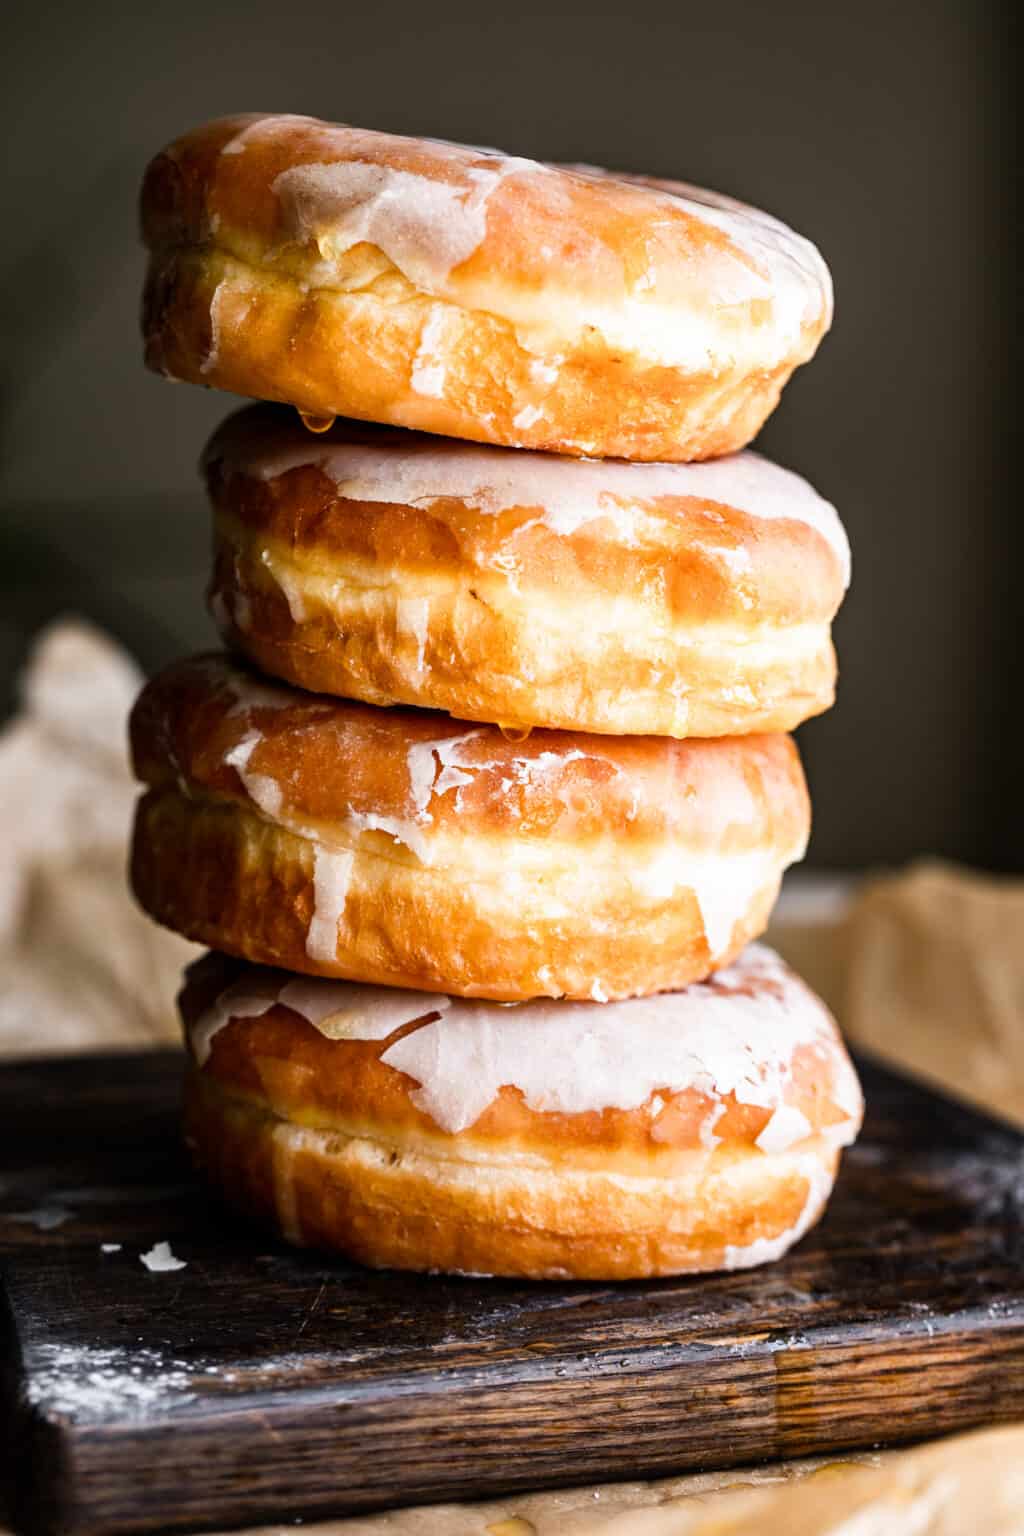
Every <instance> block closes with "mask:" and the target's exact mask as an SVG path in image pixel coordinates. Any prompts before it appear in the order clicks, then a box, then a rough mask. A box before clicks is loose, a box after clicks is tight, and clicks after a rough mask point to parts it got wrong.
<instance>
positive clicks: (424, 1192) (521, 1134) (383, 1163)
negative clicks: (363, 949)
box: [181, 945, 862, 1280]
mask: <svg viewBox="0 0 1024 1536" xmlns="http://www.w3.org/2000/svg"><path fill="white" fill-rule="evenodd" d="M181 1008H182V1016H183V1018H184V1021H185V1025H186V1037H187V1040H188V1044H189V1052H190V1058H191V1069H190V1079H189V1088H188V1093H187V1113H186V1125H187V1135H188V1138H189V1140H190V1141H191V1143H192V1146H193V1148H194V1152H195V1155H196V1158H197V1161H198V1162H199V1164H200V1165H201V1166H202V1167H203V1168H204V1169H205V1170H206V1171H207V1173H208V1175H209V1177H210V1178H211V1180H212V1182H213V1183H214V1184H215V1185H216V1186H218V1187H219V1188H220V1189H221V1190H222V1191H223V1193H224V1194H225V1195H226V1196H227V1198H228V1199H229V1201H231V1202H232V1203H234V1204H236V1205H239V1206H241V1207H242V1208H243V1209H245V1210H247V1211H249V1212H251V1213H252V1214H255V1215H256V1216H258V1217H260V1218H261V1219H263V1220H264V1221H267V1222H269V1223H270V1224H272V1225H274V1226H276V1227H277V1228H278V1230H279V1231H280V1232H282V1233H283V1235H284V1236H285V1237H286V1238H288V1239H289V1240H290V1241H291V1242H294V1243H299V1244H307V1245H311V1246H315V1247H322V1248H336V1249H341V1250H342V1251H343V1252H344V1253H347V1254H349V1255H350V1256H352V1257H354V1258H357V1259H360V1260H361V1261H362V1262H363V1263H366V1264H371V1265H377V1266H382V1265H387V1266H394V1267H397V1268H401V1269H438V1270H455V1271H462V1272H475V1273H485V1274H502V1275H521V1276H526V1277H529V1278H532V1279H551V1278H561V1279H589V1280H613V1279H614V1280H621V1279H630V1278H637V1277H641V1276H648V1275H666V1274H680V1273H684V1272H686V1271H689V1270H707V1269H738V1268H744V1267H746V1266H749V1265H752V1264H760V1263H763V1262H765V1261H766V1260H769V1259H774V1258H777V1257H778V1256H779V1255H780V1254H782V1253H784V1252H785V1251H786V1249H787V1248H789V1247H790V1245H791V1244H792V1243H794V1242H796V1241H797V1239H798V1238H799V1237H801V1236H802V1235H803V1233H804V1232H806V1231H807V1229H808V1227H809V1226H810V1225H811V1224H812V1223H813V1222H814V1221H816V1220H817V1218H818V1217H819V1215H820V1214H821V1212H822V1209H823V1207H824V1204H825V1201H826V1199H827V1197H828V1194H829V1191H830V1189H831V1187H832V1182H833V1179H834V1177H835V1172H836V1168H837V1164H838V1161H839V1150H840V1148H841V1147H844V1146H847V1145H848V1144H849V1143H850V1142H851V1141H852V1140H853V1139H854V1137H855V1136H856V1134H857V1130H858V1128H859V1125H860V1119H861V1113H862V1102H861V1095H860V1088H859V1085H858V1083H857V1078H856V1075H855V1073H854V1070H853V1067H852V1066H851V1064H850V1061H849V1059H848V1057H847V1055H846V1052H845V1050H844V1049H843V1045H842V1042H841V1040H840V1038H839V1033H838V1031H837V1029H836V1027H835V1024H834V1023H833V1021H832V1019H831V1018H830V1016H829V1014H828V1013H827V1011H826V1010H825V1007H824V1005H823V1004H822V1003H820V1002H819V1001H818V999H817V998H816V997H814V995H813V994H812V993H811V992H809V991H808V990H807V988H806V987H804V985H803V984H802V983H801V982H800V981H799V980H798V979H797V978H796V977H795V976H794V975H793V973H792V972H791V971H789V970H787V969H786V967H785V966H784V965H783V964H782V962H781V961H780V960H779V959H778V957H777V956H776V955H774V954H773V953H772V952H771V951H770V950H766V949H763V948H761V947H760V946H758V945H753V946H751V947H750V948H749V949H747V950H746V951H745V953H744V954H743V955H742V956H741V958H740V959H739V960H738V961H737V962H736V963H735V964H734V965H733V966H732V967H730V968H729V969H727V970H725V971H720V972H718V974H717V975H715V976H714V977H712V978H711V980H710V981H707V982H702V983H698V984H696V985H694V986H692V987H690V988H688V989H687V990H686V991H684V992H672V993H667V994H663V995H661V996H658V997H653V998H640V999H633V1000H632V1001H630V1002H622V1003H610V1004H605V1005H600V1004H597V1003H565V1002H560V1003H551V1002H533V1003H524V1004H522V1005H520V1006H513V1007H508V1006H502V1005H500V1004H499V1005H495V1004H493V1003H480V1002H467V1001H465V1000H460V999H453V998H450V997H444V996H440V997H427V996H424V995H423V994H422V993H416V992H404V991H395V990H388V989H385V988H377V987H365V986H356V985H353V984H351V983H349V982H329V981H322V980H316V981H309V980H307V979H304V978H297V977H294V976H288V975H287V974H285V973H283V972H279V971H277V972H275V971H265V970H261V969H258V968H254V967H251V966H245V967H242V968H239V967H238V965H237V964H236V963H233V962H226V961H225V960H224V959H223V958H222V957H221V956H212V955H211V956H207V957H206V959H205V960H201V961H199V962H198V963H197V965H196V966H195V967H193V969H192V971H191V973H190V975H189V979H188V981H187V984H186V986H185V989H184V991H183V993H182V997H181Z"/></svg>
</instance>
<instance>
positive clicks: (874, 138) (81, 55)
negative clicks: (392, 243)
mask: <svg viewBox="0 0 1024 1536" xmlns="http://www.w3.org/2000/svg"><path fill="white" fill-rule="evenodd" d="M1001 16H1002V11H1001V9H1000V8H998V7H996V6H994V5H986V4H984V3H982V0H974V3H970V0H964V3H961V4H951V3H942V0H913V3H909V4H903V5H900V4H898V3H896V4H893V3H892V0H890V3H886V4H883V3H875V0H868V3H866V4H856V5H855V4H827V3H826V4H822V3H820V0H818V3H814V4H812V3H807V4H778V3H775V4H766V3H765V0H731V3H729V4H724V3H723V4H719V5H710V4H709V3H708V0H702V3H701V4H700V5H696V4H689V3H686V0H682V3H676V4H671V5H668V4H666V5H657V4H644V3H642V0H641V3H639V4H636V5H633V6H623V5H621V4H619V3H616V4H614V5H612V4H610V3H609V0H604V3H603V4H602V3H600V0H598V3H597V4H592V5H589V6H586V7H583V6H573V5H571V4H569V3H567V0H561V3H559V0H547V3H546V4H541V3H539V0H523V3H519V4H517V5H514V6H508V5H505V6H500V7H493V8H489V7H486V6H482V5H479V4H478V5H476V6H473V7H470V6H458V5H454V4H447V5H446V4H440V5H436V4H435V5H429V4H422V3H413V0H394V3H392V4H390V5H388V6H383V5H381V6H365V5H363V6H359V7H347V6H345V5H344V4H343V3H339V0H332V3H331V4H325V3H322V0H316V3H311V4H306V5H302V4H298V5H293V6H282V5H281V4H280V0H277V3H273V4H272V3H270V0H246V3H244V4H226V5H210V4H204V3H200V0H178V3H176V4H175V5H173V6H145V5H136V4H127V3H124V4H119V5H114V4H106V5H104V4H98V5H97V4H83V5H80V6H66V5H61V6H59V7H58V6H56V5H50V6H47V5H45V4H44V5H39V6H35V7H30V6H27V5H26V6H23V7H22V8H21V10H20V15H19V16H18V17H16V18H15V20H14V22H13V24H12V22H11V21H10V20H8V21H7V23H6V25H5V42H4V52H5V60H4V63H3V64H2V65H0V69H2V71H3V73H4V75H5V76H6V78H5V79H4V81H3V85H4V105H5V119H6V123H5V127H6V132H5V135H4V143H5V152H4V156H3V160H4V165H3V176H4V188H3V203H2V206H3V209H4V212H5V219H4V238H3V241H2V242H0V262H2V264H3V277H4V281H3V284H2V290H0V306H2V308H0V329H2V335H3V347H2V349H0V502H2V516H3V532H2V535H0V582H2V584H3V592H2V594H0V596H2V602H0V668H2V670H3V673H4V674H5V675H6V678H7V679H8V684H9V678H10V676H11V674H12V672H13V667H14V664H15V661H16V660H17V658H18V657H19V656H20V654H21V653H22V651H23V649H24V644H25V640H26V637H27V635H28V634H29V633H30V632H31V630H32V628H34V627H35V626H36V625H37V624H38V623H39V622H41V621H42V620H43V619H45V618H46V617H48V616H50V615H51V614H53V613H54V612H56V611H63V610H66V609H71V608H73V609H75V610H77V611H79V612H85V613H88V614H92V615H93V616H95V617H96V618H98V619H99V620H100V621H102V622H103V623H105V624H107V625H108V626H110V627H112V628H113V629H114V630H115V631H116V632H117V633H118V634H120V635H121V636H122V638H124V639H125V640H126V641H127V642H128V643H129V644H130V645H131V646H132V648H133V649H134V650H135V651H136V653H137V654H138V655H139V656H140V658H141V659H142V660H143V661H144V663H145V664H146V665H149V666H151V665H155V664H156V663H158V662H160V661H162V660H164V659H166V658H167V657H169V656H170V655H172V654H174V653H175V652H176V651H178V650H180V649H182V648H183V647H185V646H190V645H195V644H198V643H202V642H204V641H205V640H206V639H207V638H208V637H209V633H210V632H209V630H208V628H207V625H206V621H205V618H204V615H203V612H202V608H201V602H200V588H201V584H202V580H203V567H204V562H205V541H206V528H205V514H204V510H203V506H202V503H201V500H200V497H199V495H198V492H197V489H196V483H195V477H194V471H193V465H194V462H195V459H196V456H197V453H198V450H199V447H200V445H201V443H202V440H203V438H204V436H205V434H206V433H207V432H208V430H209V429H210V427H211V426H212V425H213V423H215V422H216V421H217V420H218V418H219V417H220V416H221V415H222V414H223V413H224V411H225V410H226V408H227V407H228V405H229V404H230V402H229V401H228V400H227V398H226V397H215V396H212V395H207V394H204V393H202V392H200V391H198V390H194V389H189V388H186V387H173V388H172V387H170V386H168V385H166V384H164V383H162V382H160V381H158V380H155V379H151V378H149V377H148V376H146V375H145V374H144V373H143V372H142V369H141V365H140V361H139V347H138V342H137V339H136V334H135V314H136V306H137V294H138V288H139V282H140V271H141V258H140V254H139V250H138V248H137V245H136V238H135V225H134V202H135V192H136V186H137V183H138V179H139V176H140V173H141V169H142V166H143V165H144V163H145V161H146V159H147V158H148V156H149V155H150V154H151V153H152V152H153V151H154V150H156V149H157V148H158V147H159V146H160V145H161V144H162V143H163V142H165V141H166V140H167V139H168V138H170V137H172V136H173V135H174V134H175V133H177V132H178V131H180V130H181V129H183V128H185V127H187V126H189V125H191V124H192V123H194V122H196V121H199V120H201V119H203V118H206V117H209V116H215V115H219V114H221V113H225V112H231V111H238V110H251V109H261V110H262V109H266V110H285V111H299V112H309V113H314V114H320V115H324V116H328V117H335V118H342V119H345V120H348V121H351V122H357V123H363V124H367V125H372V126H377V127H381V128H388V129H393V130H399V131H403V132H412V133H426V134H433V135H438V136H446V137H450V138H462V139H466V140H469V141H471V142H474V143H485V144H497V145H500V146H501V147H502V148H505V149H509V150H513V151H516V152H519V153H522V154H526V155H536V156H541V157H547V158H554V159H565V160H573V159H586V160H591V161H596V162H598V163H604V164H606V165H609V166H613V167H620V168H624V169H632V170H646V171H650V172H656V173H661V174H664V175H669V176H681V177H683V178H686V179H690V180H694V181H698V182H704V183H706V184H708V185H711V186H714V187H718V188H720V189H722V190H725V191H729V192H732V193H734V194H736V195H738V196H740V197H743V198H746V199H749V200H750V201H753V202H755V203H758V204H760V205H761V206H763V207H766V208H768V209H770V210H771V211H773V212H775V213H777V214H779V215H781V216H782V217H783V218H785V219H787V220H788V221H789V222H791V223H792V224H794V225H795V226H796V227H797V228H798V229H800V230H801V231H803V232H804V233H806V234H808V235H809V236H811V237H812V238H813V239H814V240H815V241H816V242H817V243H818V244H819V245H820V246H821V248H822V250H823V251H824V253H825V255H826V257H827V259H828V261H829V262H830V264H831V266H832V269H833V273H834V275H835V281H836V292H837V306H838V307H837V318H836V324H835V327H834V330H833V332H832V335H831V336H830V337H829V338H828V339H827V340H826V342H825V343H824V345H823V347H822V349H821V351H820V353H819V355H818V358H817V359H816V361H815V362H814V363H813V364H812V365H811V367H810V368H808V369H804V370H802V372H801V373H800V374H799V375H798V376H797V379H796V380H795V382H794V383H793V384H792V385H791V386H790V388H789V391H788V392H787V394H786V396H785V398H784V402H783V405H782V407H781V409H780V410H779V412H778V413H777V415H776V416H775V417H774V418H773V420H772V421H771V422H770V423H769V425H768V427H767V428H766V430H765V432H764V434H763V435H762V438H761V441H760V446H761V447H762V448H763V449H764V450H765V451H766V452H768V453H769V454H771V455H773V456H774V457H776V458H778V459H779V460H781V461H782V462H783V463H785V464H788V465H790V466H791V467H793V468H794V469H797V470H799V471H801V472H802V473H804V474H806V475H807V476H808V477H809V478H810V479H811V480H812V481H813V482H814V483H815V484H816V485H817V486H818V487H819V489H820V490H821V491H822V492H823V493H824V494H826V495H827V496H828V497H830V499H832V500H833V501H834V502H835V503H836V505H837V506H838V507H839V509H840V512H841V514H842V515H843V517H844V519H845V521H846V524H847V527H848V529H849V531H850V535H851V538H852V541H853V547H854V585H853V589H852V591H851V594H850V597H849V600H848V603H847V606H846V608H845V609H844V611H843V614H842V616H841V619H840V622H839V624H838V626H837V642H838V646H839V650H840V660H841V667H842V685H841V691H840V697H839V707H838V708H837V709H836V710H835V711H834V712H833V713H832V714H830V715H828V716H826V717H825V718H824V719H822V720H821V721H818V722H815V723H813V724H812V725H811V726H809V727H807V728H806V729H805V730H804V731H803V732H802V733H801V739H802V744H803V747H804V750H805V755H806V759H807V763H808V770H809V774H810V777H811V781H812V788H813V790H814V794H815V806H816V828H817V830H816V835H815V841H814V845H813V850H812V858H813V859H814V860H815V861H816V862H818V863H820V864H823V865H834V866H857V865H862V864H866V863H873V862H878V861H893V860H897V859H902V858H904V857H906V856H908V855H911V854H914V853H918V852H939V853H944V854H949V855H953V856H959V857H963V858H968V859H971V860H973V861H974V862H977V863H981V864H989V865H994V866H1001V867H1011V866H1014V865H1017V864H1019V863H1020V861H1021V857H1022V849H1021V846H1020V844H1019V841H1018V840H1017V838H1016V836H1015V833H1014V829H1013V827H1012V826H1011V823H1010V820H1009V817H1008V816H1007V814H1006V812H1005V809H1004V805H1005V799H1004V796H1005V794H1006V792H1008V791H1009V790H1010V787H1011V784H1010V778H1011V768H1010V767H1008V766H1007V765H1008V764H1011V763H1012V759H1011V758H1010V756H1009V753H1008V750H1007V741H1006V735H1007V730H1006V727H1005V725H1004V723H1003V722H1004V720H1005V719H1006V718H1007V710H1006V700H1007V697H1008V695H1009V691H1010V688H1011V685H1012V681H1019V679H1015V680H1011V673H1010V656H1011V654H1012V653H1013V651H1014V637H1015V633H1016V611H1015V605H1014V602H1013V593H1012V583H1011V581H1010V579H1009V573H1010V570H1011V559H1012V556H1011V550H1010V540H1011V534H1012V535H1014V536H1015V535H1016V521H1015V518H1014V516H1013V509H1012V508H1011V505H1010V502H1009V488H1008V454H1007V452H1006V437H1007V433H1008V429H1009V422H1010V411H1011V409H1012V405H1013V402H1012V398H1011V395H1010V371H1009V363H1008V358H1007V352H1006V334H1007V332H1008V329H1009V325H1008V319H1007V314H1008V307H1009V298H1010V291H1011V290H1010V274H1009V257H1008V237H1007V222H1008V221H1007V215H1006V212H1005V209H1004V197H1005V195H1006V194H1005V183H1006V181H1007V180H1008V176H1009V163H1010V154H1009V143H1008V134H1009V125H1008V122H1007V104H1008V99H1009V82H1008V80H1007V78H1006V67H1007V66H1006V58H1007V53H1008V39H1007V38H1006V36H1005V35H1004V31H1003V26H1002V21H1001ZM1013 777H1014V780H1016V775H1015V774H1014V775H1013Z"/></svg>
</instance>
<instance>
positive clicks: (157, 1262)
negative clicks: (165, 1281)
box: [139, 1243, 186, 1275]
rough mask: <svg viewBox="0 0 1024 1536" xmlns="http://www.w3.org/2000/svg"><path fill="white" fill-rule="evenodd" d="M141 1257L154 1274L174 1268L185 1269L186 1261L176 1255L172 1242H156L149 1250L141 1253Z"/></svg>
mask: <svg viewBox="0 0 1024 1536" xmlns="http://www.w3.org/2000/svg"><path fill="white" fill-rule="evenodd" d="M139 1258H140V1260H141V1261H142V1263H143V1264H145V1266H146V1268H147V1269H148V1270H149V1271H150V1272H151V1273H152V1274H154V1275H158V1274H164V1273H166V1272H167V1271H168V1270H172V1269H184V1268H185V1263H186V1261H185V1260H184V1259H176V1258H175V1257H174V1254H173V1253H172V1252H171V1245H170V1243H154V1244H153V1246H152V1248H151V1249H150V1250H149V1252H148V1253H142V1254H140V1255H139Z"/></svg>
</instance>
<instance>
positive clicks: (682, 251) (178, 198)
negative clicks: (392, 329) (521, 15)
mask: <svg viewBox="0 0 1024 1536" xmlns="http://www.w3.org/2000/svg"><path fill="white" fill-rule="evenodd" d="M142 224H143V233H144V238H145V240H146V243H147V244H148V245H149V246H150V247H151V248H153V249H167V248H174V247H180V246H202V245H204V244H209V243H215V244H216V245H217V246H219V247H220V248H221V249H224V250H226V251H229V252H231V253H232V254H233V255H235V256H237V257H238V258H240V259H242V260H245V261H254V260H255V261H258V262H260V263H267V262H272V263H273V264H275V265H277V266H280V267H281V268H282V270H288V269H290V268H291V267H294V268H295V271H296V273H297V274H298V275H300V276H301V278H302V280H303V281H304V282H307V283H309V284H311V285H316V286H319V287H325V288H329V287H330V286H331V285H332V282H335V283H341V282H348V281H349V277H350V274H349V267H348V264H347V263H346V262H345V261H344V258H346V257H347V256H348V253H350V252H352V251H353V250H355V249H356V248H357V247H366V248H370V249H372V250H374V251H376V252H378V253H380V257H381V258H382V259H383V260H384V262H385V263H387V264H389V265H390V267H391V269H392V270H397V271H398V272H400V273H401V274H402V276H403V277H404V278H406V279H407V280H408V281H409V282H410V283H412V284H413V285H414V286H415V287H416V289H418V290H419V291H420V292H421V293H423V294H426V295H430V296H434V297H436V298H439V299H446V300H449V301H451V302H455V303H458V304H460V305H464V306H467V307H472V308H474V309H477V310H482V311H486V312H489V313H491V314H493V315H497V316H501V317H503V318H505V319H506V320H508V321H510V322H512V323H513V324H515V325H517V326H520V325H521V326H523V327H525V328H526V329H528V330H532V331H534V332H535V333H537V334H538V335H543V336H544V337H545V338H547V339H550V338H551V337H553V336H557V335H558V334H560V333H561V334H564V335H565V337H566V338H569V339H575V338H578V336H579V334H580V332H581V330H582V329H585V328H588V327H589V328H593V330H594V331H596V332H598V333H599V334H600V335H601V336H602V337H603V339H604V341H605V342H607V343H610V344H612V345H621V346H622V347H623V348H624V349H625V350H626V351H628V352H630V353H634V354H637V355H639V356H643V357H644V358H646V359H647V361H648V363H649V364H651V365H664V366H669V367H676V368H684V369H688V370H703V369H705V368H708V367H714V366H716V365H721V366H722V367H729V366H731V365H732V364H734V363H735V362H736V360H737V358H738V356H739V355H740V354H744V355H745V356H746V355H747V354H749V360H750V361H754V360H755V359H756V362H757V364H758V365H759V366H761V367H764V368H773V367H776V366H778V365H779V364H780V363H781V362H782V361H783V360H785V359H786V358H793V357H794V355H795V356H796V359H797V360H799V358H800V357H802V356H805V355H809V352H810V351H812V350H813V347H814V345H815V344H816V342H817V340H818V339H820V336H821V335H822V334H823V333H824V331H825V330H826V329H827V328H828V325H829V323H830V321H831V316H832V288H831V281H830V278H829V273H828V269H827V267H826V266H825V263H824V261H823V260H822V258H821V256H820V255H819V253H818V251H817V250H816V249H815V247H814V246H813V245H812V244H811V243H810V242H809V241H807V240H805V239H803V238H802V237H801V236H799V235H797V234H795V233H794V232H793V231H792V230H791V229H789V228H787V226H786V225H784V224H782V223H780V222H779V221H778V220H776V219H774V218H771V217H769V216H768V215H767V214H764V213H761V212H758V211H757V210H756V209H753V208H749V207H746V206H745V205H743V204H741V203H738V202H735V201H733V200H732V199H730V198H727V197H723V196H720V195H719V194H717V193H713V192H707V191H703V190H701V189H700V188H697V187H693V186H689V185H687V184H685V183H683V182H675V181H667V180H657V179H654V178H644V177H634V176H628V175H615V174H612V173H609V172H606V171H602V170H598V169H595V168H593V167H589V166H573V167H567V166H555V165H548V164H543V163H541V162H538V161H535V160H525V159H520V158H516V157H511V156H507V155H503V154H499V153H497V152H496V151H493V150H488V149H476V148H471V147H469V146H465V145H458V144H450V143H445V142H442V141H439V140H434V139H415V138H406V137H401V136H397V135H392V134H387V133H379V132H375V131H371V130H367V129H361V128H354V127H350V126H347V125H343V124H332V123H325V122H320V121H318V120H317V119H315V118H308V117H297V116H288V115H285V116H261V115H253V116H239V117H232V118H224V119H221V120H219V121H216V122H212V123H209V124H206V125H205V126H203V127H200V128H198V129H196V130H195V131H193V132H191V133H188V134H186V135H184V136H183V137H182V138H180V139H178V140H176V141H175V142H174V143H173V144H171V145H169V146H168V148H167V149H165V150H164V151H163V152H162V154H160V155H159V156H157V158H156V159H155V160H154V161H153V162H152V164H151V165H150V167H149V170H148V172H147V175H146V180H145V183H144V187H143V193H142ZM300 253H301V254H300ZM428 350H429V349H428ZM539 350H542V351H543V350H545V349H544V348H540V349H539ZM423 367H424V368H425V369H429V367H430V359H429V356H428V355H427V352H425V353H424V358H423ZM422 382H423V385H424V388H425V392H427V393H429V392H430V390H429V384H430V381H429V380H426V379H425V380H423V381H422ZM524 425H528V424H526V423H524Z"/></svg>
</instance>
